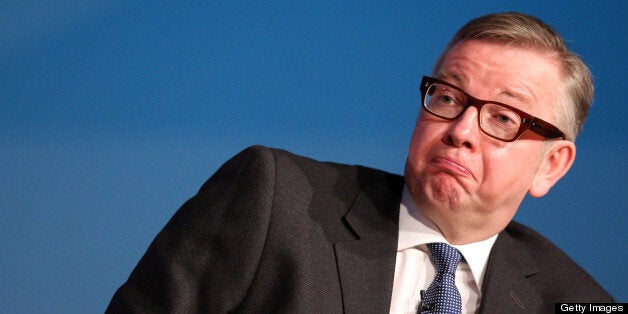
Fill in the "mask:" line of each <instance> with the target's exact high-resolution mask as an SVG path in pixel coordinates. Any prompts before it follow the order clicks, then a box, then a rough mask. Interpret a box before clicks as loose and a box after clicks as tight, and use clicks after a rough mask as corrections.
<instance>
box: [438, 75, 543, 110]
mask: <svg viewBox="0 0 628 314" xmlns="http://www.w3.org/2000/svg"><path fill="white" fill-rule="evenodd" d="M436 78H438V79H440V80H443V81H447V80H448V79H449V80H453V81H454V82H452V84H454V85H456V86H458V87H459V88H462V87H460V86H459V85H463V86H464V85H465V82H466V81H467V80H466V79H465V77H464V76H463V75H462V74H460V73H458V72H452V71H447V70H444V71H440V72H438V74H437V75H436ZM463 90H464V89H463ZM465 92H467V91H466V90H465ZM467 93H468V92H467ZM499 94H500V95H506V96H508V97H511V98H514V99H516V100H518V101H519V102H520V105H521V106H523V107H525V108H526V109H529V108H531V107H532V104H531V103H530V101H531V100H530V99H528V98H527V97H524V96H523V95H522V94H521V93H517V92H515V91H512V90H510V89H505V90H502V91H501V92H500V93H499ZM471 96H473V97H475V96H474V95H471ZM486 100H491V101H497V100H492V99H486Z"/></svg>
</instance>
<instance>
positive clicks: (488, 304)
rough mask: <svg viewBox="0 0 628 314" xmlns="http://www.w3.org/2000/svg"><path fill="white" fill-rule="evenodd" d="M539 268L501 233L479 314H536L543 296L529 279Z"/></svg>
mask: <svg viewBox="0 0 628 314" xmlns="http://www.w3.org/2000/svg"><path fill="white" fill-rule="evenodd" d="M539 271H540V268H539V267H538V265H536V263H535V262H534V260H533V259H532V258H531V257H530V256H529V255H528V253H527V252H525V251H524V250H523V249H522V248H521V247H520V246H519V245H518V244H517V242H516V241H515V239H514V238H513V237H512V236H511V235H510V234H508V232H507V231H504V232H502V233H500V235H499V236H498V237H497V240H496V241H495V244H494V246H493V249H492V250H491V255H490V257H489V261H488V266H487V270H486V275H485V278H484V283H483V289H482V290H483V291H482V303H481V305H480V311H479V312H480V313H522V312H527V313H536V312H538V311H537V310H538V309H540V307H541V305H542V304H541V303H542V300H541V297H540V296H539V295H538V294H537V293H536V292H535V289H534V287H532V286H531V284H530V280H529V277H530V276H533V275H534V274H536V273H538V272H539Z"/></svg>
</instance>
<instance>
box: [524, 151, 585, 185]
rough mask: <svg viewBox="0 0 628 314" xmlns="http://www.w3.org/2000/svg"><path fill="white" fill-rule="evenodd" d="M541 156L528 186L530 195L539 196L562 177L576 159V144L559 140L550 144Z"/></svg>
mask: <svg viewBox="0 0 628 314" xmlns="http://www.w3.org/2000/svg"><path fill="white" fill-rule="evenodd" d="M550 145H551V147H550V148H549V149H547V152H545V155H544V156H542V157H541V158H542V159H541V162H540V165H539V169H538V170H537V173H536V175H535V177H534V180H533V181H532V186H530V190H529V192H530V195H531V196H533V197H541V196H543V195H545V194H547V192H549V190H550V188H551V187H552V186H554V184H556V182H558V180H560V178H562V177H563V176H564V175H565V174H566V173H567V171H568V170H569V168H571V165H572V164H573V161H574V160H575V159H576V145H575V144H574V143H573V142H571V141H565V140H559V141H555V142H553V143H551V144H550Z"/></svg>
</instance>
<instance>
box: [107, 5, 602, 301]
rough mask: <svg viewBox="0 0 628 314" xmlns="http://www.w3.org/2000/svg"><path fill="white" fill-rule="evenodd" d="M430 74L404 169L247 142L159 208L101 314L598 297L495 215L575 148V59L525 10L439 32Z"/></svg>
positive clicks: (583, 71)
mask: <svg viewBox="0 0 628 314" xmlns="http://www.w3.org/2000/svg"><path fill="white" fill-rule="evenodd" d="M433 76H434V77H433V78H432V77H424V78H423V80H422V82H421V101H422V104H421V105H422V109H421V113H420V114H419V117H418V119H417V124H416V127H415V130H414V133H413V135H412V139H411V142H410V150H409V154H408V159H407V163H406V169H405V176H404V178H402V177H400V176H397V175H393V174H388V173H384V172H382V171H378V170H375V169H369V168H365V167H360V166H348V165H341V164H334V163H321V162H316V161H313V160H310V159H307V158H304V157H299V156H295V155H292V154H290V153H288V152H285V151H281V150H274V149H269V148H264V147H251V148H249V149H247V150H245V151H243V152H242V153H240V154H238V155H237V156H235V157H234V158H232V159H231V160H229V161H228V162H227V163H226V164H225V165H223V166H222V167H221V168H220V169H219V170H218V171H217V172H216V173H215V174H214V175H213V176H212V178H210V179H209V181H208V182H207V183H206V184H205V185H204V186H203V187H202V188H201V189H200V191H199V193H198V194H197V195H196V196H194V197H193V198H192V199H190V200H189V201H188V202H186V204H184V205H183V207H182V208H181V209H180V210H179V211H178V212H177V213H176V214H175V215H174V217H173V218H172V220H171V221H170V222H168V224H167V225H166V226H165V228H164V229H163V230H162V231H161V232H160V233H159V235H158V236H157V237H156V239H155V241H154V242H153V243H152V244H151V246H150V247H149V249H148V251H147V252H146V254H145V255H144V257H143V258H142V259H141V261H140V262H139V264H138V265H137V267H136V268H135V270H134V271H133V273H132V274H131V275H130V277H129V279H128V281H127V282H126V283H125V284H124V285H123V286H122V287H120V289H119V290H118V291H117V292H116V294H115V295H114V297H113V299H112V301H111V304H110V305H109V308H108V311H109V312H123V311H124V312H127V311H130V312H177V313H188V312H211V313H225V312H239V313H269V312H272V313H286V312H303V313H339V312H347V313H385V312H391V313H416V312H418V311H422V312H426V313H433V312H442V311H445V310H444V308H445V307H447V310H451V311H453V312H461V311H462V312H464V313H473V312H481V313H514V312H529V313H545V312H553V309H554V303H556V302H612V301H614V300H613V298H612V297H611V296H610V295H609V294H608V293H607V292H605V291H604V289H603V288H602V287H600V286H599V285H598V284H597V283H596V282H595V280H594V279H593V278H591V277H590V276H589V275H588V274H587V273H586V272H585V271H584V270H582V269H581V268H580V267H579V266H577V265H576V264H575V263H574V262H573V261H572V260H571V259H569V258H568V257H567V256H566V255H565V254H564V253H563V252H561V251H560V250H559V249H558V248H557V247H555V246H554V245H552V244H551V243H550V242H549V241H548V240H546V239H545V238H543V237H542V236H540V235H539V234H537V233H536V232H534V231H532V230H531V229H529V228H527V227H525V226H523V225H521V224H518V223H516V222H512V221H511V220H512V217H513V216H514V214H515V212H516V211H517V208H518V207H519V205H520V204H521V201H522V200H523V198H524V196H525V194H526V193H530V194H531V195H532V196H535V197H540V196H543V195H544V194H546V193H547V192H548V191H549V189H550V188H551V187H552V186H553V185H554V184H555V183H556V182H557V181H558V180H559V179H560V178H561V177H562V176H563V175H564V174H565V173H566V172H567V171H568V169H569V168H570V166H571V164H572V162H573V160H574V158H575V145H574V142H573V141H574V139H575V137H576V135H577V134H578V132H579V130H580V128H581V127H582V123H583V121H584V118H585V116H586V114H587V111H588V108H589V105H590V103H591V98H592V93H593V87H592V82H591V76H590V74H589V72H588V70H587V68H586V66H585V65H584V64H583V63H582V61H581V60H580V59H579V58H578V57H577V56H575V55H574V54H573V53H571V52H569V51H568V50H567V48H566V47H565V44H564V42H563V40H562V39H561V38H560V37H559V36H558V35H557V34H556V33H555V32H554V31H553V30H552V29H550V28H549V27H548V26H546V25H545V24H543V22H541V21H539V20H538V19H536V18H534V17H530V16H527V15H523V14H518V13H505V14H494V15H488V16H484V17H481V18H478V19H475V20H472V21H471V22H469V23H468V24H467V25H465V26H464V27H463V28H462V29H461V30H460V31H458V33H456V35H455V36H454V38H453V40H452V41H451V43H450V44H449V45H448V46H447V48H446V49H445V51H444V52H443V54H442V55H441V57H440V58H439V59H438V61H437V63H436V65H435V67H434V73H433ZM404 179H405V180H404ZM444 265H446V266H444ZM452 265H453V266H452ZM445 268H448V270H445ZM439 287H440V288H439ZM443 287H445V288H443ZM439 289H440V290H439ZM452 304H453V305H452Z"/></svg>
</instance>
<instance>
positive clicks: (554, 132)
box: [528, 118, 565, 140]
mask: <svg viewBox="0 0 628 314" xmlns="http://www.w3.org/2000/svg"><path fill="white" fill-rule="evenodd" d="M528 123H529V124H530V127H529V129H530V131H532V132H534V133H536V134H538V135H540V136H542V137H544V138H549V139H552V138H561V139H563V140H564V139H565V134H564V133H563V132H561V131H560V130H559V129H557V128H556V127H554V126H553V125H551V124H549V123H547V122H545V121H543V120H541V119H539V118H532V120H530V121H529V122H528Z"/></svg>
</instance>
